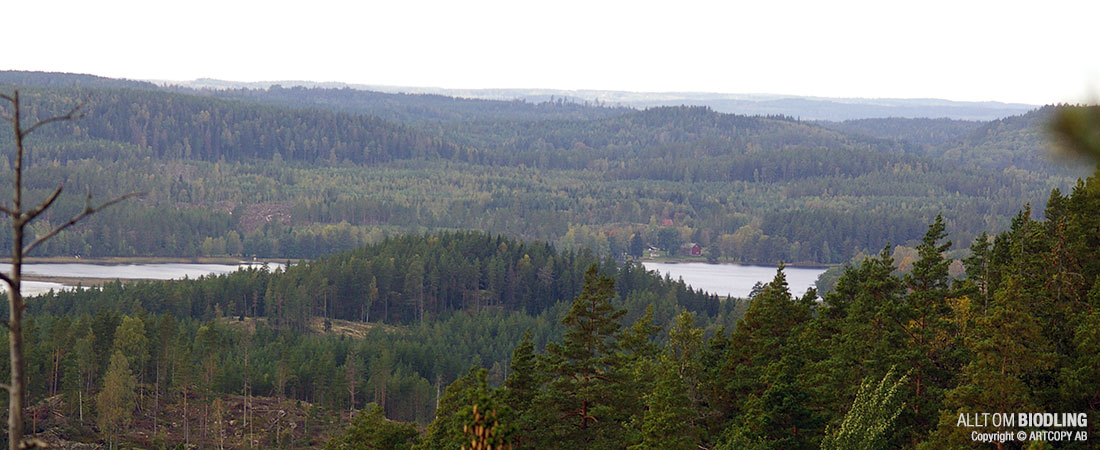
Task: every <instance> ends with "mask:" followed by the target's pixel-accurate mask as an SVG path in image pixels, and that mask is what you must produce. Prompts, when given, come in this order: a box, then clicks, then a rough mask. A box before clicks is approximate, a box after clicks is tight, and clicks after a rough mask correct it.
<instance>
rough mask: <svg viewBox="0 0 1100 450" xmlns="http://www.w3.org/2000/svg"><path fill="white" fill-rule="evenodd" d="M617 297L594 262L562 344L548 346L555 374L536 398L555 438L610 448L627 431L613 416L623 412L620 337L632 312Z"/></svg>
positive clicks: (611, 283)
mask: <svg viewBox="0 0 1100 450" xmlns="http://www.w3.org/2000/svg"><path fill="white" fill-rule="evenodd" d="M614 297H615V282H614V280H612V279H610V278H607V277H604V276H600V275H599V272H598V271H597V268H596V266H595V265H592V266H590V267H589V268H588V270H587V271H586V272H585V275H584V286H583V288H582V291H581V293H580V295H578V296H577V297H576V298H574V299H573V304H572V306H571V307H570V309H569V313H568V314H566V316H565V317H564V318H563V319H562V323H563V324H564V325H565V334H564V336H563V337H562V341H561V343H560V344H559V343H556V342H552V343H550V344H548V345H547V346H546V359H545V362H544V364H545V367H546V370H547V372H548V373H549V379H548V382H547V387H546V390H545V392H543V393H542V395H540V397H539V398H538V399H536V402H538V404H539V406H540V409H542V410H543V411H544V412H543V414H544V415H547V416H550V417H548V418H547V419H549V420H548V422H549V423H547V424H546V425H545V428H543V431H544V432H545V433H547V434H548V436H549V438H550V441H549V442H559V443H562V444H563V445H573V446H578V447H588V448H606V447H608V446H612V445H613V443H614V442H616V439H617V438H618V433H620V432H621V429H620V428H619V427H618V425H617V424H616V421H615V420H614V419H613V418H614V417H616V416H617V415H619V414H621V413H622V411H619V410H617V408H616V405H618V404H620V403H621V402H622V398H621V397H620V394H621V390H620V389H619V386H620V385H621V384H622V383H623V382H624V380H623V376H624V374H623V367H622V361H621V358H620V356H619V343H618V340H617V339H616V338H617V336H618V333H619V329H620V328H621V325H620V323H619V319H620V318H621V317H622V316H623V314H625V313H626V311H625V310H620V309H617V308H616V307H615V306H614V305H613V304H612V302H611V301H612V299H613V298H614Z"/></svg>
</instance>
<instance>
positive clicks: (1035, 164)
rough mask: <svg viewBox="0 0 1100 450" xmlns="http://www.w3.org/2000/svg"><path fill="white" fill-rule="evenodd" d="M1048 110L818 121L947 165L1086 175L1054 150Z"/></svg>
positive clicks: (1084, 169) (1049, 111) (1049, 110)
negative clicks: (981, 118) (985, 116)
mask: <svg viewBox="0 0 1100 450" xmlns="http://www.w3.org/2000/svg"><path fill="white" fill-rule="evenodd" d="M1053 111H1054V107H1052V106H1046V107H1043V108H1038V109H1034V110H1032V111H1029V112H1027V113H1026V114H1021V115H1017V116H1011V117H1005V118H1002V119H997V120H993V121H989V122H978V121H961V120H952V119H903V118H887V119H861V120H848V121H844V122H818V124H819V125H821V126H823V127H826V128H830V129H833V130H837V131H840V132H844V133H850V134H860V135H865V136H870V137H874V138H878V139H884V140H888V141H896V142H898V143H899V144H900V147H899V148H902V149H905V150H906V151H907V152H909V153H912V154H916V155H921V156H927V157H930V158H934V159H936V160H938V161H941V162H943V163H946V164H950V165H952V166H969V167H973V168H980V169H984V170H995V171H998V172H1000V171H1004V170H1010V169H1012V170H1024V171H1028V172H1035V173H1041V174H1044V175H1048V176H1070V177H1084V176H1087V175H1088V173H1089V171H1088V170H1087V168H1086V167H1085V166H1083V165H1080V164H1076V163H1071V162H1068V161H1065V160H1060V159H1059V158H1058V157H1056V156H1055V155H1056V154H1057V152H1055V151H1054V149H1053V148H1052V146H1051V143H1050V142H1049V139H1048V137H1049V136H1048V131H1047V129H1046V123H1047V121H1048V120H1049V119H1050V117H1051V114H1052V113H1053Z"/></svg>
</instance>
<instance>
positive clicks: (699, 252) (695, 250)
mask: <svg viewBox="0 0 1100 450" xmlns="http://www.w3.org/2000/svg"><path fill="white" fill-rule="evenodd" d="M680 253H682V254H685V255H691V256H703V247H702V246H700V245H699V244H696V243H694V242H688V243H687V244H684V245H681V246H680Z"/></svg>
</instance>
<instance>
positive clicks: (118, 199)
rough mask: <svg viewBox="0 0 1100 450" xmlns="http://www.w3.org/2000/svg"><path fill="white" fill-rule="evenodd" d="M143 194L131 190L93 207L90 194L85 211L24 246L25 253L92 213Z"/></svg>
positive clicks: (85, 203) (86, 200) (85, 204)
mask: <svg viewBox="0 0 1100 450" xmlns="http://www.w3.org/2000/svg"><path fill="white" fill-rule="evenodd" d="M142 195H145V193H144V192H131V193H129V194H126V195H123V196H120V197H116V198H114V199H112V200H110V201H108V202H105V203H103V204H101V205H99V206H96V207H92V206H91V205H90V202H91V200H92V195H91V194H88V197H87V199H85V201H84V211H81V212H80V213H79V214H77V215H75V216H73V217H72V218H71V219H69V221H68V222H65V223H64V224H61V225H60V226H58V227H56V228H54V229H53V230H51V231H50V232H49V233H46V234H45V235H44V236H42V237H40V238H38V239H35V240H34V242H31V244H30V245H28V246H26V247H23V254H24V255H26V254H29V253H30V252H31V250H34V248H35V247H37V246H38V244H41V243H43V242H46V241H47V240H48V239H50V238H52V237H54V235H56V234H57V233H60V232H62V231H63V230H65V229H66V228H69V227H71V226H73V225H76V223H77V222H80V221H81V220H83V219H84V218H85V217H88V216H90V215H92V214H95V213H96V212H98V211H100V210H102V209H104V208H107V207H110V206H111V205H114V204H115V203H118V202H121V201H123V200H126V199H128V198H132V197H140V196H142Z"/></svg>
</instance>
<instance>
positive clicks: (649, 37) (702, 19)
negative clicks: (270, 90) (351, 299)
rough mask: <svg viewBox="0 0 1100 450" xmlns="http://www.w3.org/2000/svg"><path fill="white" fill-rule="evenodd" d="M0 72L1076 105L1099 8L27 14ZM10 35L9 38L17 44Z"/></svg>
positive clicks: (956, 4)
mask: <svg viewBox="0 0 1100 450" xmlns="http://www.w3.org/2000/svg"><path fill="white" fill-rule="evenodd" d="M3 10H4V17H5V20H4V27H3V34H4V36H5V37H6V38H8V39H10V38H12V37H13V36H14V37H16V38H17V39H19V40H18V42H16V43H14V45H13V43H12V42H10V41H8V42H6V43H5V44H4V45H3V49H4V50H3V56H2V58H0V69H21V70H46V71H64V72H81V73H92V74H96V75H102V76H109V77H124V78H133V79H161V80H189V79H194V78H200V77H210V78H220V79H228V80H237V81H267V80H290V79H293V80H312V81H343V82H349V83H363V84H383V85H402V86H433V87H448V88H488V87H511V88H520V87H524V88H558V89H607V90H629V91H696V92H726V93H777V94H797V95H814V96H825V97H903V98H911V97H936V98H946V99H952V100H998V101H1006V102H1024V103H1033V104H1041V103H1051V102H1060V101H1073V102H1081V101H1088V100H1092V99H1095V98H1096V97H1097V95H1096V93H1097V92H1100V51H1098V46H1097V42H1100V39H1098V37H1097V36H1098V35H1097V33H1096V27H1097V25H1098V21H1100V1H1096V0H1088V1H1061V0H1044V1H1038V0H1029V1H1023V2H1017V1H1011V0H1000V1H969V0H951V1H940V0H924V1H919V2H895V1H883V0H875V1H849V0H843V1H839V0H834V1H827V0H826V1H822V0H813V1H782V0H754V1H746V2H741V1H716V2H702V1H682V0H681V1H675V2H674V1H667V0H665V1H660V2H646V1H637V0H635V1H623V2H620V1H602V0H588V1H571V0H570V1H560V0H559V1H553V2H551V1H542V2H531V1H523V0H520V1H516V0H507V1H482V0H459V1H455V0H451V1H418V0H386V1H380V2H373V1H347V2H338V1H327V0H314V1H301V0H298V1H293V2H283V1H263V2H252V1H236V0H221V1H208V0H189V1H177V2H169V1H164V0H141V1H110V0H101V1H87V0H79V1H69V0H64V1H57V0H51V1H33V0H15V1H13V2H9V4H7V5H5V6H4V8H3ZM13 21H14V22H15V23H14V28H13Z"/></svg>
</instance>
